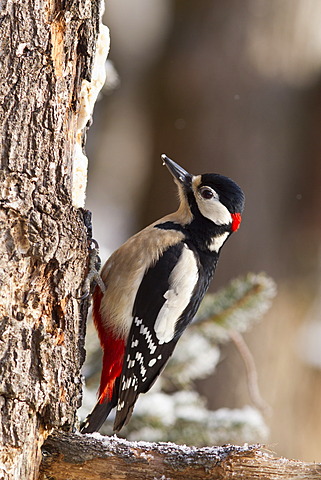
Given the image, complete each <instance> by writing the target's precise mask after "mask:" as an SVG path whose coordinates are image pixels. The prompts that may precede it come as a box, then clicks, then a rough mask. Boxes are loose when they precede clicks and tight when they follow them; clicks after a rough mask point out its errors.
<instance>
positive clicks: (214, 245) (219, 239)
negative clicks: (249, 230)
mask: <svg viewBox="0 0 321 480" xmlns="http://www.w3.org/2000/svg"><path fill="white" fill-rule="evenodd" d="M228 236H229V232H225V233H222V235H217V236H216V237H213V238H212V241H211V243H210V246H209V250H211V252H217V253H218V252H219V250H220V248H221V247H222V245H223V243H224V242H225V240H226V239H227V237H228Z"/></svg>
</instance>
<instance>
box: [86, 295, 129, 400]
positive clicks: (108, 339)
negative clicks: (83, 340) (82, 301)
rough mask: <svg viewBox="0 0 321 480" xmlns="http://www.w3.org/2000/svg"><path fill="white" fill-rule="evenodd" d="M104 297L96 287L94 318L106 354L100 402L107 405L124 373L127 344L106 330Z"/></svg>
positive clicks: (104, 356)
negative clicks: (103, 314) (119, 378)
mask: <svg viewBox="0 0 321 480" xmlns="http://www.w3.org/2000/svg"><path fill="white" fill-rule="evenodd" d="M102 297H103V293H102V292H101V290H100V288H99V287H96V289H95V291H94V294H93V318H94V323H95V325H96V328H97V331H98V336H99V339H100V344H101V347H102V349H103V352H104V355H103V368H102V372H101V379H100V387H99V400H98V401H99V403H107V402H110V401H111V400H112V397H113V393H114V386H115V381H116V379H117V377H119V376H120V374H121V371H122V367H123V358H124V352H125V342H124V340H123V339H122V338H116V337H115V336H114V335H113V332H112V331H111V330H110V329H106V327H105V325H104V324H103V322H102V318H101V313H100V304H101V299H102Z"/></svg>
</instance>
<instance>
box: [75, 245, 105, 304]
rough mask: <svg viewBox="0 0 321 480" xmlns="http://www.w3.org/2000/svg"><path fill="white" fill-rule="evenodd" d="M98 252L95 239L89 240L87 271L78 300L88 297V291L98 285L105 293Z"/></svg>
mask: <svg viewBox="0 0 321 480" xmlns="http://www.w3.org/2000/svg"><path fill="white" fill-rule="evenodd" d="M98 253H99V246H98V243H97V241H96V240H94V239H93V238H92V239H91V240H90V244H89V263H88V273H87V276H86V278H85V281H84V283H83V285H82V289H81V291H82V295H81V297H80V300H84V299H85V298H87V297H89V295H90V293H91V292H92V290H93V288H94V287H95V286H96V285H98V286H99V288H100V290H101V291H102V292H103V293H105V291H106V287H105V284H104V282H103V280H102V278H101V276H100V274H99V270H100V267H101V260H100V257H99V255H98Z"/></svg>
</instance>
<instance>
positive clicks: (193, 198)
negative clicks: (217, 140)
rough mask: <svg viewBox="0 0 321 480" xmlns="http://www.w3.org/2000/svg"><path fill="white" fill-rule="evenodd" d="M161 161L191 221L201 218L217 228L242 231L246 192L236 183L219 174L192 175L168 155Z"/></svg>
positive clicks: (163, 156)
mask: <svg viewBox="0 0 321 480" xmlns="http://www.w3.org/2000/svg"><path fill="white" fill-rule="evenodd" d="M161 158H162V160H163V162H164V164H165V165H166V166H167V168H168V170H169V171H170V172H171V174H172V175H173V177H174V180H175V183H176V184H177V186H178V189H179V196H180V201H181V207H182V206H185V207H186V206H187V207H188V210H189V212H190V214H191V215H190V221H191V220H192V219H193V218H195V217H196V216H199V215H201V216H202V217H205V218H206V219H207V220H210V221H211V222H213V223H214V224H215V225H217V226H223V225H224V226H229V227H230V232H235V231H236V230H237V229H238V228H239V226H240V223H241V219H242V217H241V216H242V212H243V209H244V193H243V192H242V190H241V189H240V187H239V186H238V185H237V184H236V183H235V182H233V180H231V179H230V178H228V177H224V176H223V175H219V174H217V173H205V174H203V175H192V174H190V173H188V172H187V171H186V170H184V168H182V167H181V166H179V165H178V164H177V163H175V162H174V161H173V160H171V159H170V158H168V157H167V156H166V155H165V154H163V155H162V156H161Z"/></svg>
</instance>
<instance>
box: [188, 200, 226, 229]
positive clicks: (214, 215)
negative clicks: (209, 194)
mask: <svg viewBox="0 0 321 480" xmlns="http://www.w3.org/2000/svg"><path fill="white" fill-rule="evenodd" d="M195 198H196V202H197V206H198V209H199V211H200V212H201V214H202V215H203V217H206V218H208V219H209V220H211V221H212V222H213V223H215V224H216V225H229V224H230V223H232V217H231V214H230V212H229V211H228V209H227V208H226V207H225V206H224V205H223V204H222V203H221V202H220V201H219V200H218V199H216V198H211V199H210V200H205V199H204V198H202V197H199V196H198V195H195Z"/></svg>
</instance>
